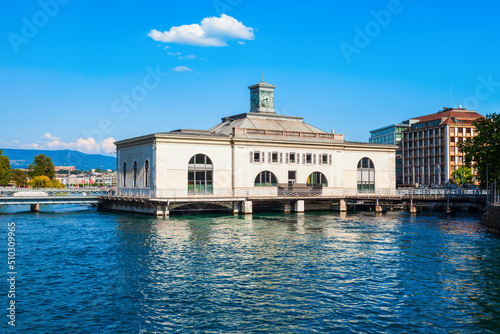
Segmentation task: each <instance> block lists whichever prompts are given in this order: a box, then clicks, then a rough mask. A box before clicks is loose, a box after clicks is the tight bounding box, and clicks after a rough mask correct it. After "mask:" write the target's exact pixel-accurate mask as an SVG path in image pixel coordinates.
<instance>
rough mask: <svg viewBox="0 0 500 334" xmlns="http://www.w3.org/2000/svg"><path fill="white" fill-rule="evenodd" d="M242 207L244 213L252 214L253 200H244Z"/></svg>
mask: <svg viewBox="0 0 500 334" xmlns="http://www.w3.org/2000/svg"><path fill="white" fill-rule="evenodd" d="M242 207H243V213H244V214H246V215H247V214H252V201H243V203H242Z"/></svg>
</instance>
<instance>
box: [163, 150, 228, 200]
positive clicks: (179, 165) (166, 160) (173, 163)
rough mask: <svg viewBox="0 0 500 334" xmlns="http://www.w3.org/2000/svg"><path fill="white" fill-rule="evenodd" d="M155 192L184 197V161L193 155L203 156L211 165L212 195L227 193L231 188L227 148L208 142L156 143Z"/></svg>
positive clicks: (185, 179) (186, 165)
mask: <svg viewBox="0 0 500 334" xmlns="http://www.w3.org/2000/svg"><path fill="white" fill-rule="evenodd" d="M156 146H157V147H156V154H157V169H156V182H157V185H158V186H157V193H158V194H160V193H162V194H165V195H167V194H169V195H171V194H178V196H181V195H182V194H184V195H185V194H187V188H188V179H187V177H188V173H187V170H188V162H189V160H190V159H191V158H192V157H193V156H194V155H196V154H205V155H207V156H208V157H209V158H210V159H211V160H212V163H213V167H214V170H213V178H214V180H213V182H214V184H213V189H214V195H217V194H218V193H219V192H220V191H229V190H230V189H231V187H232V182H231V170H232V157H231V145H230V142H229V141H227V142H226V143H225V144H220V143H218V144H213V143H212V142H209V141H206V142H205V143H203V142H191V143H189V142H184V143H182V142H179V143H177V142H176V143H173V142H157V145H156Z"/></svg>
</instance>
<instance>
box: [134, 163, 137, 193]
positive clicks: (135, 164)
mask: <svg viewBox="0 0 500 334" xmlns="http://www.w3.org/2000/svg"><path fill="white" fill-rule="evenodd" d="M134 187H137V161H134Z"/></svg>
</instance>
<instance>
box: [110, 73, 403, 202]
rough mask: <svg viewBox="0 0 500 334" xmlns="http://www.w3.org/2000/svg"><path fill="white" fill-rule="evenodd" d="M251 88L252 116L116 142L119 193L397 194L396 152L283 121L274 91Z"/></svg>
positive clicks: (266, 87)
mask: <svg viewBox="0 0 500 334" xmlns="http://www.w3.org/2000/svg"><path fill="white" fill-rule="evenodd" d="M249 89H250V112H249V113H243V114H239V115H234V116H229V117H224V118H223V119H222V122H221V123H219V124H217V125H215V126H214V127H212V128H210V129H208V130H175V131H171V132H166V133H155V134H150V135H145V136H141V137H136V138H130V139H125V140H120V141H117V142H116V147H117V164H118V166H117V172H118V194H119V195H135V196H140V195H144V196H150V197H153V198H163V199H168V198H179V197H187V196H189V197H191V198H193V197H196V196H198V195H199V196H203V197H204V198H208V197H211V196H213V197H231V196H232V197H256V196H257V197H260V196H262V197H266V196H267V197H279V196H280V195H286V194H290V192H293V191H305V192H307V191H309V192H310V193H311V194H313V195H314V196H323V197H325V196H326V197H327V196H337V195H339V194H343V193H344V194H345V193H347V192H349V193H353V192H358V191H363V192H389V191H391V190H395V186H396V179H395V177H396V175H395V151H396V146H394V145H382V144H369V143H358V142H347V141H344V139H343V135H341V134H335V133H333V131H332V133H327V132H325V131H322V130H320V129H318V128H316V127H314V126H312V125H309V124H307V123H305V122H304V121H303V118H301V117H294V116H284V115H277V114H276V113H275V111H274V89H275V86H273V85H270V84H267V83H265V82H260V83H258V84H256V85H253V86H250V87H249ZM287 192H288V193H287Z"/></svg>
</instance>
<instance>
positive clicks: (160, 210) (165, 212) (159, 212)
mask: <svg viewBox="0 0 500 334" xmlns="http://www.w3.org/2000/svg"><path fill="white" fill-rule="evenodd" d="M169 215H170V210H169V207H168V205H165V204H158V206H157V207H156V217H168V216H169Z"/></svg>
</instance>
